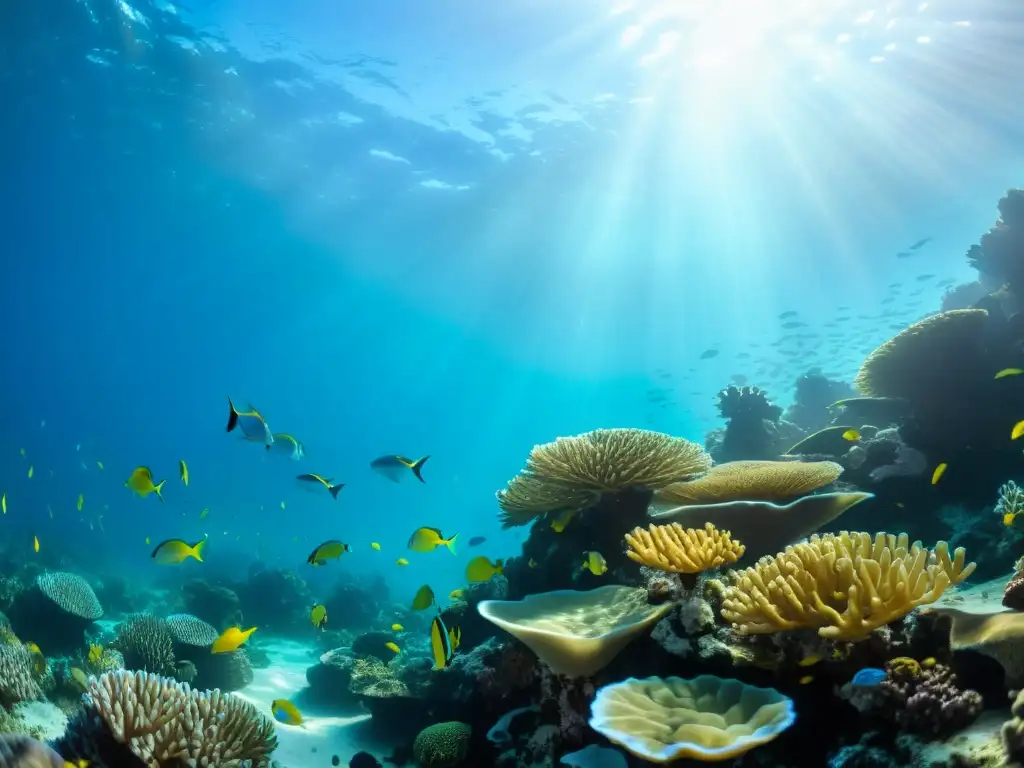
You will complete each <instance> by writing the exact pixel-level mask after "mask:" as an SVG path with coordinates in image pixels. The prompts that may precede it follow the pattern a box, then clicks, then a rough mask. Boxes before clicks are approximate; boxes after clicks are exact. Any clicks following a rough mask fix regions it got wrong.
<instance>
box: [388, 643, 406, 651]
mask: <svg viewBox="0 0 1024 768" xmlns="http://www.w3.org/2000/svg"><path fill="white" fill-rule="evenodd" d="M384 647H385V648H387V649H388V650H391V651H394V652H395V653H401V652H402V649H401V648H399V647H398V643H384Z"/></svg>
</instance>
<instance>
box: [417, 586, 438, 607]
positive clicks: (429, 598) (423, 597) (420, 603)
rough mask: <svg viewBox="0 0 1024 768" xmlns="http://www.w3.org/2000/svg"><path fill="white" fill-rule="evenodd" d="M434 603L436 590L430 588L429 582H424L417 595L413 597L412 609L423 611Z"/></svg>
mask: <svg viewBox="0 0 1024 768" xmlns="http://www.w3.org/2000/svg"><path fill="white" fill-rule="evenodd" d="M433 604H434V590H432V589H431V588H430V585H429V584H424V585H423V586H422V587H420V588H419V589H418V590H416V597H414V598H413V599H412V609H413V610H414V611H423V610H426V609H427V608H429V607H430V606H432V605H433Z"/></svg>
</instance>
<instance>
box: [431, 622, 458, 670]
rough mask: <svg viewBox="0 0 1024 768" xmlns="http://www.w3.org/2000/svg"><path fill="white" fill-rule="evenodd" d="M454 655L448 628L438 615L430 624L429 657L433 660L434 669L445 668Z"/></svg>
mask: <svg viewBox="0 0 1024 768" xmlns="http://www.w3.org/2000/svg"><path fill="white" fill-rule="evenodd" d="M454 655H455V649H454V648H452V639H451V635H449V634H448V628H447V627H446V626H445V625H444V621H442V620H441V616H440V614H438V615H437V616H435V617H434V619H433V621H431V622H430V657H431V658H432V659H433V660H434V669H435V670H438V669H444V668H445V667H447V666H448V665H449V664H450V663H451V661H452V656H454Z"/></svg>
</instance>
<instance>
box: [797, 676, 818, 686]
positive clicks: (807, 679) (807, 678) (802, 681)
mask: <svg viewBox="0 0 1024 768" xmlns="http://www.w3.org/2000/svg"><path fill="white" fill-rule="evenodd" d="M813 681H814V675H804V676H803V677H801V678H800V680H799V683H800V685H807V684H808V683H811V682H813Z"/></svg>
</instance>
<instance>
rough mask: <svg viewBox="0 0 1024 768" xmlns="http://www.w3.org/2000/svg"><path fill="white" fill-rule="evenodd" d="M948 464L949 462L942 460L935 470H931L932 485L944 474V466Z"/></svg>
mask: <svg viewBox="0 0 1024 768" xmlns="http://www.w3.org/2000/svg"><path fill="white" fill-rule="evenodd" d="M948 466H949V464H947V463H946V462H942V463H941V464H939V466H937V467H936V468H935V471H934V472H932V485H937V484H938V482H939V480H941V479H942V476H943V475H944V474H946V467H948Z"/></svg>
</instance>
